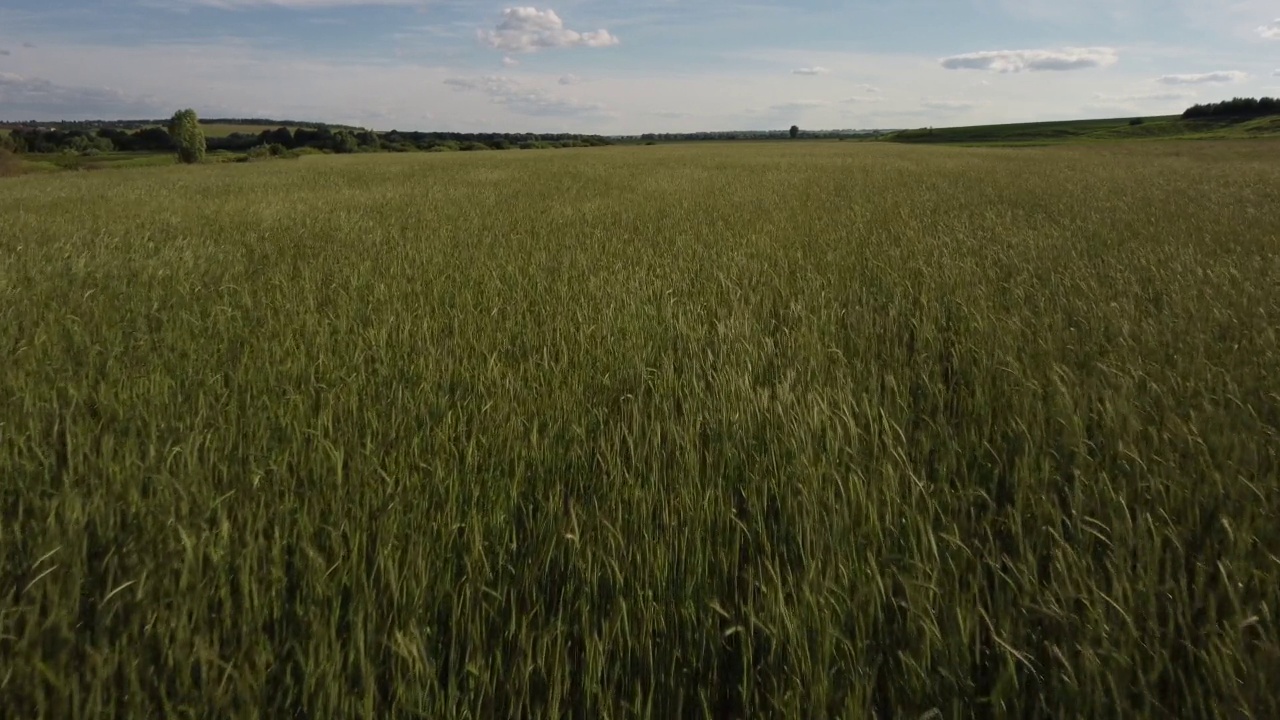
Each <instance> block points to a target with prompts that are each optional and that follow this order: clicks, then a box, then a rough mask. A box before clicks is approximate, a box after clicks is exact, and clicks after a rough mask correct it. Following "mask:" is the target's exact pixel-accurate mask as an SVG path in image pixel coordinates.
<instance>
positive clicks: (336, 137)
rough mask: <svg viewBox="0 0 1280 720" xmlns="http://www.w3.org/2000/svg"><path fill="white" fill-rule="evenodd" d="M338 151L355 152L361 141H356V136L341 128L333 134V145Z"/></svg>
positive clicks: (334, 149) (335, 150)
mask: <svg viewBox="0 0 1280 720" xmlns="http://www.w3.org/2000/svg"><path fill="white" fill-rule="evenodd" d="M330 147H332V149H333V151H334V152H336V153H344V154H345V153H353V152H356V151H357V150H359V149H360V143H359V142H357V141H356V136H355V135H353V134H351V132H350V131H347V130H339V131H338V132H336V133H334V134H333V140H332V144H331V146H330Z"/></svg>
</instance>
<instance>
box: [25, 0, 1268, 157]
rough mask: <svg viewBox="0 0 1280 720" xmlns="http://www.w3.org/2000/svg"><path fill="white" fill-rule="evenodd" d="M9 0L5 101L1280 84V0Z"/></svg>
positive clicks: (985, 96)
mask: <svg viewBox="0 0 1280 720" xmlns="http://www.w3.org/2000/svg"><path fill="white" fill-rule="evenodd" d="M548 2H549V3H550V4H539V5H531V6H521V5H508V4H503V3H501V2H498V3H491V2H486V1H484V0H4V3H3V5H2V6H0V119H4V120H10V121H13V120H25V119H87V118H120V117H161V116H167V115H169V114H171V113H172V112H173V111H174V110H175V109H177V108H179V107H188V106H189V107H194V108H195V109H196V110H197V111H198V112H199V113H200V114H201V115H203V116H206V117H211V116H235V117H272V118H289V119H299V120H324V121H331V122H345V123H352V124H356V125H361V126H365V127H372V128H376V129H379V130H389V129H392V128H397V129H415V130H460V131H466V130H483V131H489V130H495V131H513V132H515V131H532V132H547V131H554V130H566V131H579V132H602V133H632V132H646V131H656V132H663V131H670V132H682V131H692V130H718V129H744V128H785V127H787V126H789V125H791V124H792V123H795V124H799V125H800V126H802V127H809V128H873V127H919V126H925V125H937V126H943V125H956V124H972V123H986V122H1005V121H1021V120H1042V119H1063V118H1075V117H1114V116H1127V115H1136V114H1156V113H1173V112H1179V111H1181V110H1182V109H1183V108H1185V107H1186V106H1187V105H1189V104H1191V103H1193V102H1198V101H1211V100H1220V99H1225V98H1229V97H1233V96H1236V95H1253V96H1256V95H1280V1H1277V0H1269V1H1263V0H1074V1H1073V2H1064V1H1062V0H895V1H892V2H891V1H889V0H854V1H851V2H836V1H835V0H793V1H792V2H789V3H780V2H772V1H771V0H751V1H749V2H745V3H744V2H727V1H725V0H700V1H698V2H693V1H690V0H629V1H624V0H548Z"/></svg>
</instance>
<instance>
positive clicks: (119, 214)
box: [0, 140, 1280, 718]
mask: <svg viewBox="0 0 1280 720" xmlns="http://www.w3.org/2000/svg"><path fill="white" fill-rule="evenodd" d="M1278 250H1280V143H1277V142H1273V141H1261V140H1260V141H1233V142H1213V141H1205V142H1197V143H1180V142H1148V143H1135V144H1119V143H1117V144H1106V145H1101V144H1098V145H1091V146H1061V147H1051V148H1025V149H973V148H943V147H913V146H901V145H890V144H867V143H857V144H855V143H804V142H797V143H786V142H780V143H759V144H751V143H741V144H734V145H700V146H658V147H628V148H607V149H589V150H565V151H563V152H558V153H533V152H529V153H521V152H510V153H458V154H453V153H449V154H436V155H381V156H346V157H309V158H303V159H301V160H299V161H297V162H288V163H285V162H280V163H262V164H253V165H211V166H196V167H165V168H145V169H137V170H128V171H120V172H110V173H82V174H74V175H70V174H68V175H41V176H29V177H23V178H10V179H0V349H3V357H4V358H5V359H4V362H2V363H0V478H3V480H2V481H0V508H3V515H2V516H0V563H2V564H0V587H2V588H3V592H2V593H0V707H4V708H7V709H8V711H9V712H12V713H13V716H14V717H23V718H35V717H45V718H90V717H92V718H99V717H219V718H251V717H259V716H261V717H310V718H338V717H369V718H375V717H376V718H388V717H404V718H409V717H420V718H452V717H457V718H463V717H470V718H497V717H581V718H597V717H600V718H627V717H646V718H650V717H651V718H679V717H715V718H737V717H743V718H745V717H789V718H820V717H842V718H863V717H870V716H872V714H875V715H877V716H879V717H883V718H887V717H891V716H892V717H906V718H918V717H922V716H925V715H926V714H929V716H931V717H941V718H966V717H1046V718H1049V717H1053V718H1065V717H1171V716H1177V717H1215V716H1216V717H1232V718H1247V717H1253V718H1273V717H1277V714H1278V713H1280V692H1278V691H1277V689H1276V686H1275V684H1274V679H1275V678H1277V677H1280V624H1278V623H1280V616H1278V615H1277V612H1278V611H1280V579H1278V578H1280V559H1278V558H1280V331H1278V326H1280V294H1278V293H1277V288H1280V260H1278V259H1277V258H1278V257H1280V256H1278V255H1277V251H1278ZM931 711H936V712H932V713H931Z"/></svg>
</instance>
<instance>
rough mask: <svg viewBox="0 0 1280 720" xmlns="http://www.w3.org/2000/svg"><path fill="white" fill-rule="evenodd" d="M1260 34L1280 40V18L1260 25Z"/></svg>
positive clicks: (1270, 38) (1269, 38)
mask: <svg viewBox="0 0 1280 720" xmlns="http://www.w3.org/2000/svg"><path fill="white" fill-rule="evenodd" d="M1258 34H1259V35H1261V36H1262V37H1264V38H1266V39H1268V40H1280V18H1276V19H1275V20H1272V21H1271V22H1269V23H1267V24H1266V25H1259V26H1258Z"/></svg>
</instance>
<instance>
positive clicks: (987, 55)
mask: <svg viewBox="0 0 1280 720" xmlns="http://www.w3.org/2000/svg"><path fill="white" fill-rule="evenodd" d="M1117 60H1119V55H1118V54H1117V53H1116V51H1115V50H1114V49H1113V48H1105V47H1094V48H1063V49H1061V50H986V51H983V52H973V53H965V54H963V55H952V56H951V57H945V58H942V59H941V60H939V61H938V62H939V63H940V64H941V65H942V67H944V68H946V69H948V70H987V71H990V72H999V73H1018V72H1023V71H1027V72H1037V71H1048V70H1059V71H1061V70H1083V69H1086V68H1100V67H1107V66H1110V65H1114V64H1115V63H1116V61H1117Z"/></svg>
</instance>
